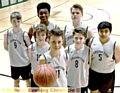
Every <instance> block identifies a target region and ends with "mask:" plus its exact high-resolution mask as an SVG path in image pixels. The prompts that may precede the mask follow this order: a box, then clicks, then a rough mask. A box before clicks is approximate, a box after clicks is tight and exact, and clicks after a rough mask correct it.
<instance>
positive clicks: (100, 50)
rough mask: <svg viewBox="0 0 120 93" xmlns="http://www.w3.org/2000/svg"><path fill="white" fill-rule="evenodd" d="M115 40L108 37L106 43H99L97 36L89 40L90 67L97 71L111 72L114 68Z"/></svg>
mask: <svg viewBox="0 0 120 93" xmlns="http://www.w3.org/2000/svg"><path fill="white" fill-rule="evenodd" d="M115 43H116V42H115V41H113V40H112V39H110V40H109V41H108V42H107V43H105V44H101V42H100V41H99V37H95V38H93V40H92V41H91V50H92V67H91V69H92V70H94V71H96V72H99V73H111V72H113V71H114V69H115V61H114V59H113V55H114V50H115Z"/></svg>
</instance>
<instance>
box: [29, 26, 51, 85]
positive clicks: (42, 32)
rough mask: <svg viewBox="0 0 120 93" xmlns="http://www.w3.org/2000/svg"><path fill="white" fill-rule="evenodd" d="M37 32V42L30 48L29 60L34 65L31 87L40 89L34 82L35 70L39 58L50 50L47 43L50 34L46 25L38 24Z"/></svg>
mask: <svg viewBox="0 0 120 93" xmlns="http://www.w3.org/2000/svg"><path fill="white" fill-rule="evenodd" d="M35 32H36V42H34V43H33V44H31V45H30V46H29V48H28V53H29V58H30V61H31V65H32V70H31V73H32V75H31V87H38V86H37V85H36V84H35V83H34V81H33V74H34V70H35V68H36V67H37V66H38V65H39V64H38V60H39V57H40V56H41V55H42V54H44V53H45V52H47V51H48V50H49V48H50V46H49V44H48V43H47V42H46V41H45V40H46V36H47V33H48V29H47V27H46V26H45V25H44V24H38V25H37V26H36V27H35Z"/></svg>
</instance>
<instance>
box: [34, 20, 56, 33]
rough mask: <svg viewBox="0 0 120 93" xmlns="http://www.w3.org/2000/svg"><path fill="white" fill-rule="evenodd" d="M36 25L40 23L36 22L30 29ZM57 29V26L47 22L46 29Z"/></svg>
mask: <svg viewBox="0 0 120 93" xmlns="http://www.w3.org/2000/svg"><path fill="white" fill-rule="evenodd" d="M38 24H40V22H38V23H36V24H33V25H32V28H33V29H34V28H35V27H36V26H37V25H38ZM57 27H58V26H57V25H55V24H53V23H52V22H49V24H48V26H47V28H48V30H49V31H50V30H52V29H54V28H57Z"/></svg>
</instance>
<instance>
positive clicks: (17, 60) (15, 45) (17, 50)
mask: <svg viewBox="0 0 120 93" xmlns="http://www.w3.org/2000/svg"><path fill="white" fill-rule="evenodd" d="M24 32H25V31H23V30H22V29H21V30H20V31H19V32H18V33H14V32H13V29H12V28H10V29H9V30H7V36H8V49H9V50H8V51H9V57H10V63H11V66H14V67H21V66H27V65H28V64H30V60H29V57H28V48H27V47H26V45H25V41H24Z"/></svg>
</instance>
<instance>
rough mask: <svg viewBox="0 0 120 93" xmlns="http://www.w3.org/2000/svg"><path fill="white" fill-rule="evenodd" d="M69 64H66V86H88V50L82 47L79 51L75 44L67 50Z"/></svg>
mask: <svg viewBox="0 0 120 93" xmlns="http://www.w3.org/2000/svg"><path fill="white" fill-rule="evenodd" d="M68 54H69V56H70V62H69V64H68V72H67V80H68V86H71V87H74V88H81V87H86V86H87V85H88V75H89V59H90V48H89V47H87V46H86V45H84V47H82V48H81V49H79V50H76V49H75V44H72V45H70V46H69V48H68Z"/></svg>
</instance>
